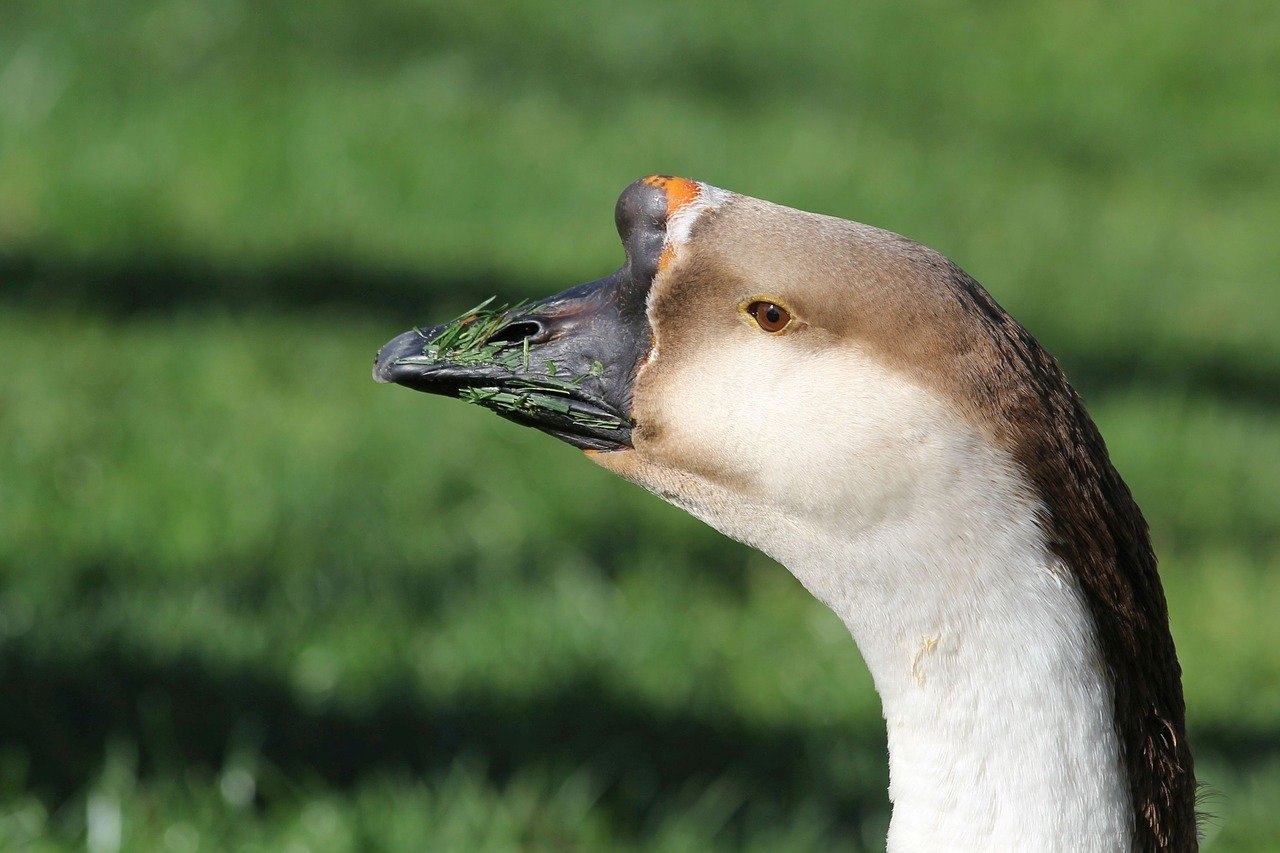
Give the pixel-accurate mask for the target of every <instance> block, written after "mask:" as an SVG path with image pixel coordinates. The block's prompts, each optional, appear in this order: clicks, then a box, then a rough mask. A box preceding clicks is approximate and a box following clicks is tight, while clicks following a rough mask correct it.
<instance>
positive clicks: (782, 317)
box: [747, 301, 791, 332]
mask: <svg viewBox="0 0 1280 853" xmlns="http://www.w3.org/2000/svg"><path fill="white" fill-rule="evenodd" d="M747 313H748V314H750V315H751V318H752V319H753V320H755V321H756V325H758V326H759V327H760V328H761V329H764V330H765V331H766V332H781V331H782V330H783V329H785V328H786V327H787V324H788V323H790V322H791V312H790V311H788V310H787V309H786V308H783V307H782V306H781V305H775V304H774V303H772V302H764V301H760V302H752V303H751V304H750V305H748V306H747Z"/></svg>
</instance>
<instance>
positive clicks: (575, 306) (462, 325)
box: [373, 271, 650, 450]
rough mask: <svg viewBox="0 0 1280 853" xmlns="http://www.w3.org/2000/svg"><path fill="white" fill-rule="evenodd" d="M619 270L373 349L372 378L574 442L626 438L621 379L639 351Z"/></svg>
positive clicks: (638, 332) (640, 340)
mask: <svg viewBox="0 0 1280 853" xmlns="http://www.w3.org/2000/svg"><path fill="white" fill-rule="evenodd" d="M622 278H624V276H623V275H622V271H619V273H615V274H614V275H613V276H610V277H609V278H606V279H602V280H600V281H597V282H592V283H591V284H584V285H580V286H578V287H575V288H572V289H570V290H567V291H565V292H564V293H561V294H559V295H557V296H553V297H551V298H549V299H546V300H543V301H541V302H536V303H533V304H532V305H523V306H517V307H515V308H503V309H499V310H489V309H488V305H487V304H486V305H483V306H480V307H479V308H476V309H473V310H472V311H469V312H467V313H466V314H464V315H463V316H461V317H459V318H458V319H456V320H454V321H452V322H450V323H446V324H444V325H442V326H436V327H434V328H431V329H422V330H418V329H414V330H412V331H409V332H405V333H404V334H402V335H400V336H398V337H396V338H394V339H392V340H391V341H389V342H388V343H387V344H386V345H385V346H383V347H382V349H380V350H379V351H378V356H377V360H376V361H375V363H374V368H373V378H374V379H376V380H377V381H378V382H394V383H396V384H397V385H404V386H405V387H407V388H413V389H414V390H416V391H425V392H427V393H431V394H443V395H445V396H448V397H459V398H461V399H463V400H466V401H467V402H470V403H476V404H478V405H481V406H484V407H485V408H487V409H491V410H493V411H494V412H496V413H498V414H499V415H501V416H503V417H505V418H509V419H510V420H513V421H516V422H517V423H521V424H525V425H526V426H532V427H536V428H538V429H540V430H542V431H544V432H547V433H550V434H551V435H554V436H556V437H557V438H560V439H563V440H564V441H567V442H569V443H570V444H572V445H574V446H575V447H579V448H583V449H588V448H589V449H593V450H618V449H621V448H624V447H629V446H630V444H631V418H630V411H631V382H632V378H633V377H634V374H635V370H636V367H637V365H638V364H639V361H640V359H641V357H642V356H643V354H644V353H646V352H647V351H648V349H649V343H650V342H649V333H648V321H647V320H646V319H645V317H644V314H643V312H641V313H640V315H639V317H638V318H636V317H629V316H628V312H627V311H626V310H625V308H626V305H625V303H626V301H627V300H626V299H625V296H626V295H627V294H626V290H627V288H625V287H623V286H622V285H623V284H624V282H623V281H621V279H622Z"/></svg>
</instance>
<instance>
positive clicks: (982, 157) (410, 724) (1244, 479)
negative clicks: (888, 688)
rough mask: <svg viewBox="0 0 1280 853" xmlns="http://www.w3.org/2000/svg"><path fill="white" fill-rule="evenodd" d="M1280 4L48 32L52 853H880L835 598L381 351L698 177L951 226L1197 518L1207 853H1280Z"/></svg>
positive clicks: (594, 246)
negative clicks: (391, 379)
mask: <svg viewBox="0 0 1280 853" xmlns="http://www.w3.org/2000/svg"><path fill="white" fill-rule="evenodd" d="M1277 80H1280V12H1277V10H1276V7H1275V5H1274V4H1273V3H1269V2H1261V0H1247V2H1237V3H1232V4H1225V3H1203V4H1191V3H1181V4H1169V3H1156V2H1152V0H1139V2H1135V3H1130V4H1124V5H1116V4H1110V3H1098V2H1084V3H1067V2H1055V3H1033V2H1018V3H1007V4H984V3H958V2H928V3H922V4H899V3H891V2H874V3H864V4H858V5H856V6H855V5H851V4H841V3H834V2H833V3H808V2H805V3H793V4H788V5H787V6H786V7H778V6H776V5H774V4H764V3H757V2H728V0H723V1H722V2H707V3H700V4H683V3H676V2H663V3H648V4H613V5H611V4H598V3H587V2H561V3H550V2H527V3H475V4H445V3H426V2H408V0H377V1H376V2H369V3H365V4H351V3H337V2H331V1H330V2H325V0H312V2H302V0H284V1H283V2H278V3H272V4H250V3H248V2H243V0H159V2H146V0H119V2H112V3H102V4H53V3H45V2H39V0H7V2H6V3H5V4H4V7H3V9H0V360H2V361H3V364H4V365H5V369H4V370H3V371H0V438H3V441H2V442H0V694H2V695H0V846H3V847H5V848H19V849H36V850H39V849H63V848H76V847H83V846H85V845H87V846H88V847H89V848H90V849H92V850H99V851H101V850H112V849H117V848H120V849H127V850H151V849H168V850H174V851H180V850H197V849H199V850H213V849H254V848H256V849H285V848H289V849H298V850H301V849H308V850H314V851H330V850H333V851H343V850H369V849H404V850H410V849H422V848H424V847H428V848H434V849H512V848H517V847H519V848H529V849H544V848H565V847H569V848H573V847H583V848H605V847H608V848H627V847H643V848H656V849H673V850H685V849H702V848H710V847H722V848H751V849H769V850H774V849H876V848H878V847H882V845H883V833H884V830H885V827H886V824H887V820H888V801H887V798H886V795H885V784H886V781H887V772H886V769H885V766H884V758H885V755H884V735H883V731H882V722H881V720H880V718H879V708H878V704H877V702H876V699H875V696H874V693H873V692H872V689H871V684H870V680H869V678H868V677H867V675H866V673H865V672H864V670H863V668H862V665H861V663H860V661H859V660H858V658H857V653H856V650H855V648H854V646H853V644H852V642H851V641H850V639H849V638H848V636H847V634H846V632H845V631H844V629H843V628H842V626H840V624H839V623H838V622H837V621H836V619H835V618H834V617H833V616H832V615H831V614H829V613H827V612H826V611H825V610H824V609H823V608H822V607H821V606H820V605H818V604H816V603H815V602H813V601H811V600H809V598H808V597H807V595H806V594H805V593H804V592H803V590H801V589H800V588H799V587H798V585H797V584H796V583H794V582H793V581H792V580H791V579H790V577H789V576H788V575H787V574H786V572H785V571H784V570H782V569H780V568H779V567H777V566H776V565H773V564H772V563H770V562H769V561H768V560H766V559H764V558H763V557H760V556H758V555H755V554H754V553H752V552H750V551H748V550H747V549H745V548H742V547H740V546H738V545H736V544H734V543H731V542H728V541H726V540H724V539H722V538H720V537H719V536H717V535H716V534H714V533H712V532H711V531H709V530H707V529H706V528H703V527H702V526H700V525H699V524H698V523H696V522H694V521H693V520H691V519H689V518H687V517H685V516H683V515H682V514H681V513H679V512H678V511H676V510H674V509H672V508H670V507H667V506H665V505H662V504H660V503H659V502H658V501H656V500H655V499H652V498H650V497H648V496H647V495H644V494H642V493H640V492H639V490H637V489H635V488H634V487H630V486H628V485H626V484H624V483H622V482H619V481H615V480H614V479H611V478H610V476H609V475H607V474H605V473H604V472H603V471H600V470H598V469H596V468H595V467H594V466H592V465H590V464H589V463H587V462H586V461H585V460H583V459H581V458H580V454H578V453H577V452H575V451H573V450H572V449H571V448H568V447H567V446H561V445H559V444H557V443H556V442H554V441H553V440H551V439H549V438H547V437H545V436H541V435H537V434H533V433H531V432H527V431H523V430H521V429H519V428H518V427H515V426H514V425H511V424H508V423H505V422H502V421H500V420H498V419H497V418H494V417H492V416H491V415H488V414H486V413H484V412H481V411H478V410H477V411H473V410H471V409H469V408H468V407H465V406H462V405H460V404H457V403H454V402H452V401H445V400H438V399H431V398H426V397H423V396H420V395H414V394H410V393H408V392H405V391H402V390H392V389H386V388H378V387H375V386H374V385H373V384H372V383H371V382H370V381H369V364H370V360H371V358H372V355H373V352H374V350H375V349H376V348H377V347H378V346H379V345H380V344H381V343H382V342H383V341H384V340H385V339H387V338H388V337H390V336H391V335H393V334H395V333H398V332H399V331H402V330H403V329H404V328H407V327H408V326H409V325H412V324H414V323H422V322H427V321H431V320H436V319H439V318H442V317H445V316H449V315H450V314H451V312H453V311H456V310H458V309H460V308H463V307H465V305H466V304H470V303H473V302H475V301H477V299H478V297H482V296H486V295H488V294H489V293H498V294H500V295H502V296H504V297H508V298H522V297H528V296H538V295H543V294H546V293H549V292H551V291H553V290H558V289H560V288H562V287H564V286H567V285H569V284H572V283H575V282H578V281H586V280H589V279H592V278H595V277H597V276H599V275H600V274H602V273H605V272H607V271H609V270H611V269H612V268H614V267H615V266H616V265H617V263H618V262H619V260H620V249H619V248H618V246H617V239H616V235H615V234H614V232H613V224H612V217H611V211H612V205H613V200H614V197H615V195H616V193H617V192H618V191H619V190H621V189H622V187H624V186H625V185H626V184H627V183H629V182H630V181H631V180H633V179H635V178H637V177H640V176H641V175H644V174H648V173H652V172H669V173H675V174H683V175H688V176H691V177H696V178H699V179H703V180H707V181H710V182H712V183H715V184H718V185H721V186H725V187H728V188H731V189H735V190H738V191H741V192H745V193H747V194H750V195H756V196H761V197H765V198H770V199H772V200H775V201H778V202H781V203H784V204H788V205H791V206H796V207H802V208H807V209H811V210H817V211H821V212H824V213H830V214H834V215H839V216H845V217H848V218H853V219H858V220H861V221H866V222H871V223H874V224H877V225H880V226H883V227H887V228H891V229H893V230H896V231H900V232H902V233H905V234H907V235H909V236H912V237H915V238H917V239H920V240H922V241H924V242H927V243H929V244H931V245H933V246H935V247H936V248H938V249H940V250H942V251H944V252H945V253H947V254H948V255H950V256H951V257H953V258H954V259H956V260H957V261H958V262H959V263H961V265H963V266H964V267H965V268H967V269H968V270H969V271H970V272H972V273H973V274H974V275H975V276H977V277H978V278H979V279H980V280H982V281H983V282H984V283H985V284H986V285H987V287H988V289H990V290H991V291H992V292H993V293H994V294H995V296H996V298H997V299H999V300H1000V301H1001V302H1002V303H1003V304H1004V305H1005V306H1006V307H1007V308H1008V309H1009V310H1010V311H1011V312H1012V313H1013V314H1014V315H1015V316H1017V317H1019V318H1020V319H1021V320H1022V321H1023V322H1024V323H1025V324H1026V325H1027V326H1028V327H1029V328H1031V330H1032V331H1033V332H1034V333H1035V334H1036V335H1037V336H1039V337H1040V339H1041V340H1042V342H1044V343H1045V345H1046V346H1047V347H1048V348H1049V349H1050V350H1051V351H1052V352H1054V353H1055V354H1057V355H1058V356H1059V358H1060V359H1061V361H1062V362H1063V364H1064V366H1065V367H1066V369H1067V372H1068V374H1069V375H1070V376H1072V378H1073V379H1074V381H1075V382H1076V384H1077V385H1078V386H1079V387H1080V388H1081V390H1082V392H1083V393H1084V395H1085V397H1086V400H1087V401H1088V402H1089V404H1090V406H1091V410H1092V412H1093V414H1094V416H1095V418H1096V419H1097V420H1098V422H1099V424H1100V426H1101V427H1102V430H1103V433H1104V434H1105V435H1106V436H1107V438H1108V441H1109V443H1110V446H1111V449H1112V453H1113V457H1114V458H1115V461H1116V463H1117V465H1118V466H1119V468H1120V470H1121V472H1122V473H1123V474H1124V475H1125V477H1126V478H1127V479H1128V481H1129V483H1130V485H1131V486H1132V488H1133V490H1134V492H1135V493H1136V494H1137V496H1138V499H1139V501H1140V503H1141V504H1142V505H1143V507H1144V509H1145V511H1146V513H1147V516H1148V519H1149V520H1150V523H1151V526H1152V529H1153V533H1154V537H1155V541H1156V544H1157V548H1158V551H1159V552H1160V555H1161V558H1162V571H1163V575H1164V578H1165V583H1166V588H1167V591H1168V594H1169V600H1170V607H1171V611H1172V620H1173V626H1174V631H1175V636H1176V639H1177V642H1178V648H1179V652H1180V654H1181V658H1182V661H1183V665H1184V668H1185V670H1186V676H1185V678H1186V689H1187V699H1188V705H1189V708H1190V712H1189V717H1190V725H1191V736H1192V738H1193V740H1194V746H1195V748H1196V752H1197V761H1198V769H1199V773H1200V776H1201V778H1202V780H1203V781H1204V782H1205V783H1207V785H1208V790H1207V793H1206V796H1205V802H1204V809H1205V811H1207V812H1209V813H1210V814H1211V815H1212V817H1211V818H1210V819H1208V820H1207V821H1206V822H1205V833H1206V839H1207V844H1206V846H1207V848H1208V849H1211V850H1222V851H1227V850H1262V849H1272V848H1275V847H1277V846H1280V818H1277V815H1276V804H1277V803H1280V620H1277V616H1276V614H1277V613H1280V494H1278V493H1277V490H1276V484H1277V483H1278V482H1280V421H1278V420H1277V414H1280V287H1277V284H1278V282H1277V274H1276V270H1277V269H1280V241H1277V239H1276V237H1275V234H1276V232H1277V230H1278V229H1280V204H1278V203H1277V199H1280V95H1278V91H1280V90H1277V88H1276V81H1277Z"/></svg>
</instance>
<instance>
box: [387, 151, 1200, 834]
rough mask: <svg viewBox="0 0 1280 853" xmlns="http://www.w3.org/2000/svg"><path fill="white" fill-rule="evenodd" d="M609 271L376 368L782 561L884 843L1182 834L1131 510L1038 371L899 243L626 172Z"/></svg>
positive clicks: (1171, 704) (1089, 439) (398, 352)
mask: <svg viewBox="0 0 1280 853" xmlns="http://www.w3.org/2000/svg"><path fill="white" fill-rule="evenodd" d="M615 219H616V223H617V226H618V231H619V234H620V236H621V238H622V243H623V246H624V249H625V254H626V259H625V262H624V264H623V265H622V267H621V268H620V269H619V270H618V271H617V272H615V273H613V274H612V275H610V276H608V277H606V278H604V279H601V280H599V281H596V282H591V283H589V284H584V285H579V286H577V287H573V288H570V289H568V290H566V291H564V292H563V293H560V294H558V295H555V296H552V297H550V298H547V299H544V300H541V301H537V302H533V303H531V304H527V305H523V306H519V307H517V308H514V309H509V310H501V311H491V310H488V309H481V310H479V311H475V312H468V313H467V314H465V315H464V316H463V317H461V318H459V319H457V320H455V321H453V322H452V323H447V324H444V325H441V326H435V327H431V328H426V329H414V330H411V331H409V332H406V333H404V334H402V335H400V336H399V337H397V338H395V339H393V340H392V341H390V342H388V343H387V344H386V345H385V346H384V347H383V348H382V349H381V350H380V351H379V353H378V356H377V359H376V361H375V365H374V377H375V379H377V380H378V381H380V382H392V383H397V384H400V385H405V386H408V387H410V388H414V389H417V390H421V391H427V392H431V393H437V394H445V395H449V396H455V397H462V398H464V399H466V400H469V401H471V402H475V403H479V404H480V405H483V406H486V407H488V408H491V409H493V410H494V411H495V412H497V413H498V414H500V415H502V416H504V417H507V418H509V419H512V420H515V421H517V422H520V423H523V424H526V425H529V426H533V427H536V428H538V429H541V430H543V431H545V432H548V433H550V434H552V435H554V436H556V437H558V438H560V439H562V440H564V441H567V442H569V443H571V444H573V445H575V446H577V447H579V448H582V449H583V450H584V451H586V453H587V455H588V456H589V457H590V458H591V460H592V461H594V462H596V463H597V464H599V465H601V466H603V467H605V468H607V469H609V470H611V471H613V472H615V473H617V474H619V475H621V476H622V477H624V478H626V479H628V480H631V481H633V482H635V483H638V484H640V485H641V486H643V487H645V488H646V489H648V490H650V491H652V492H653V493H654V494H656V495H658V496H660V497H661V498H663V499H665V500H667V501H670V502H671V503H673V504H676V505H677V506H680V507H682V508H684V509H686V510H687V511H689V512H690V513H692V514H693V515H695V516H697V517H698V518H701V519H703V520H704V521H706V522H707V523H709V524H711V525H712V526H714V527H716V528H717V529H719V530H721V531H722V532H724V533H725V534H727V535H729V536H731V537H733V538H735V539H738V540H740V541H742V542H745V543H747V544H749V545H751V546H753V547H756V548H758V549H760V550H762V551H764V552H765V553H767V554H769V555H770V556H772V557H774V558H775V559H777V560H778V561H779V562H780V563H782V564H783V565H784V566H786V567H787V568H788V569H789V570H790V571H791V572H792V573H793V574H794V575H795V576H796V577H797V578H798V579H799V580H800V581H801V583H803V584H804V585H805V587H806V588H808V589H809V590H810V591H811V592H812V593H813V594H814V595H815V596H816V597H817V598H819V599H820V600H821V601H822V602H823V603H825V604H826V605H827V606H829V607H830V608H831V609H832V610H834V611H835V612H836V613H837V615H839V617H840V618H841V619H842V620H843V621H844V623H845V624H846V625H847V626H848V627H849V629H850V631H851V633H852V635H853V637H854V639H855V640H856V642H857V643H858V645H859V647H860V649H861V651H862V654H863V657H864V659H865V660H866V662H867V664H868V666H869V668H870V669H871V673H872V676H873V678H874V680H875V683H876V688H877V691H878V692H879V694H880V697H881V701H882V703H883V707H884V712H885V718H886V721H887V724H888V731H889V746H890V770H891V785H890V796H891V799H892V800H893V802H894V816H893V821H892V823H891V826H890V835H889V842H890V845H891V846H892V847H895V848H901V849H916V848H920V849H936V848H943V847H945V848H956V849H961V848H979V849H983V848H985V849H990V848H992V847H1001V848H1003V847H1010V848H1019V849H1021V848H1028V847H1031V848H1037V849H1039V848H1044V849H1055V848H1063V849H1066V848H1069V847H1071V846H1072V844H1073V843H1074V842H1077V841H1079V840H1081V839H1092V840H1093V841H1094V844H1095V846H1096V847H1097V848H1098V849H1123V848H1126V847H1132V848H1141V849H1148V848H1150V849H1189V848H1191V847H1194V845H1195V838H1196V835H1195V817H1194V786H1195V781H1194V775H1193V773H1192V763H1191V754H1190V751H1189V749H1188V747H1187V740H1186V735H1185V727H1184V708H1183V699H1182V690H1181V682H1180V674H1179V669H1178V664H1177V658H1176V655H1175V652H1174V648H1173V642H1172V639H1171V637H1170V634H1169V630H1168V616H1167V611H1166V605H1165V601H1164V597H1163V593H1162V591H1161V587H1160V584H1159V580H1158V577H1157V575H1156V569H1155V558H1154V556H1153V554H1152V552H1151V548H1150V543H1149V539H1148V535H1147V530H1146V524H1145V522H1144V521H1143V519H1142V515H1141V513H1140V512H1139V510H1138V508H1137V506H1136V505H1135V504H1134V502H1133V500H1132V498H1131V496H1130V494H1129V491H1128V489H1127V488H1126V487H1125V485H1124V483H1123V481H1122V480H1121V478H1120V477H1119V475H1118V474H1117V473H1116V471H1115V469H1114V468H1113V467H1112V465H1111V462H1110V460H1109V458H1108V456H1107V452H1106V448H1105V445H1104V443H1103V441H1102V439H1101V437H1100V436H1099V434H1098V431H1097V429H1096V427H1095V426H1094V424H1093V422H1092V421H1091V420H1090V419H1089V417H1088V415H1087V414H1086V413H1085V410H1084V408H1083V406H1082V404H1081V402H1080V399H1079V397H1078V396H1077V395H1076V393H1075V392H1074V390H1072V388H1071V386H1070V385H1069V384H1068V383H1067V381H1066V379H1065V378H1064V377H1063V375H1062V373H1061V371H1060V370H1059V369H1058V366H1057V364H1056V363H1055V362H1054V360H1053V359H1052V358H1051V357H1050V356H1049V355H1047V354H1046V353H1045V352H1044V350H1043V349H1041V348H1040V346H1039V345H1038V344H1037V343H1036V341H1035V340H1034V339H1033V338H1032V337H1031V335H1030V334H1029V333H1027V332H1026V330H1025V329H1023V328H1022V327H1021V326H1020V325H1019V324H1018V323H1016V322H1015V321H1014V320H1013V319H1011V318H1010V317H1009V316H1008V314H1006V313H1005V312H1004V311H1003V309H1001V308H1000V306H999V305H998V304H997V303H996V302H995V301H994V300H993V299H992V298H991V296H990V295H989V294H988V293H987V292H986V291H985V290H984V289H983V288H982V287H981V286H980V285H979V284H978V283H977V282H976V281H974V280H973V279H972V278H970V277H969V276H968V275H967V274H965V273H964V272H963V271H962V270H960V269H959V267H957V266H956V265H955V264H953V263H952V262H950V261H949V260H947V259H946V258H944V257H943V256H941V255H939V254H937V253H936V252H934V251H932V250H930V249H928V248H926V247H924V246H921V245H920V244H918V243H915V242H913V241H911V240H908V239H906V238H904V237H901V236H899V235H896V234H893V233H890V232H887V231H883V230H881V229H877V228H873V227H871V226H867V225H862V224H859V223H856V222H850V221H847V220H843V219H837V218H833V217H829V216H821V215H817V214H813V213H807V212H803V211H799V210H794V209H790V208H786V207H782V206H780V205H776V204H772V203H770V202H766V201H762V200H759V199H754V198H750V197H747V196H743V195H739V194H736V193H731V192H727V191H725V190H721V189H718V188H715V187H711V186H709V185H706V184H703V183H699V182H696V181H691V180H686V179H682V178H674V177H668V176H652V177H649V178H645V179H642V180H640V181H637V182H636V183H634V184H632V185H631V186H630V187H628V188H627V189H626V190H625V191H624V192H623V193H622V195H621V197H620V198H619V200H618V203H617V206H616V209H615Z"/></svg>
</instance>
